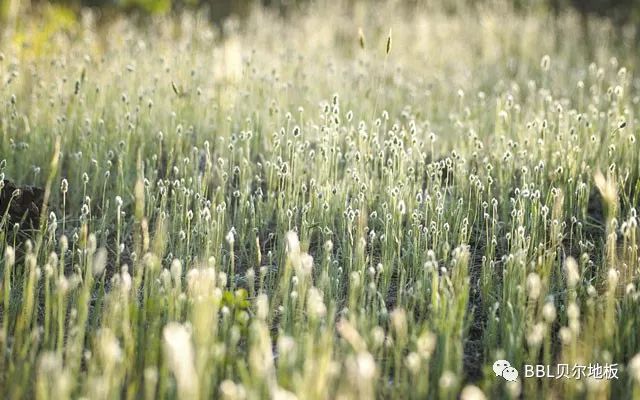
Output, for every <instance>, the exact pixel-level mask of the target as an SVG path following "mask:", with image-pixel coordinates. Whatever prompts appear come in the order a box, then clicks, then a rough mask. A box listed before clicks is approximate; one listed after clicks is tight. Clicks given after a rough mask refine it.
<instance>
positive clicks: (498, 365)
mask: <svg viewBox="0 0 640 400" xmlns="http://www.w3.org/2000/svg"><path fill="white" fill-rule="evenodd" d="M493 372H495V374H496V376H501V377H503V378H504V379H506V380H507V381H509V382H513V381H515V380H516V379H518V370H517V369H515V368H513V367H512V366H511V363H510V362H509V361H507V360H497V361H496V362H494V363H493Z"/></svg>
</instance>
